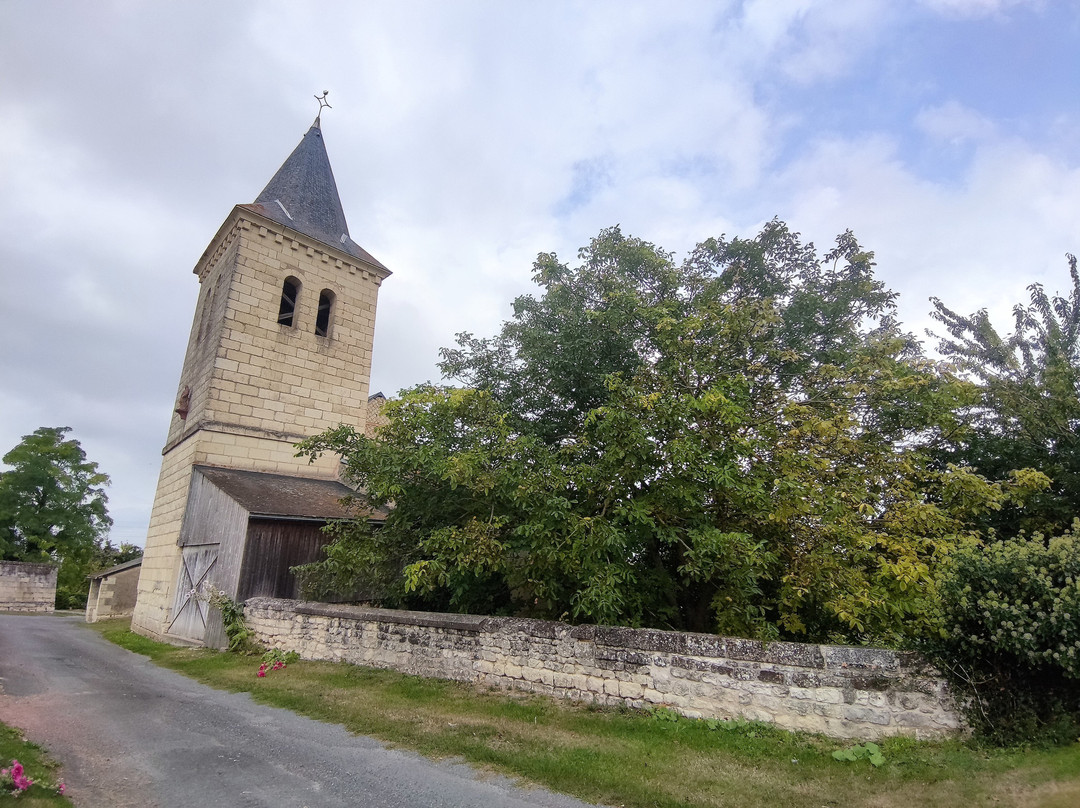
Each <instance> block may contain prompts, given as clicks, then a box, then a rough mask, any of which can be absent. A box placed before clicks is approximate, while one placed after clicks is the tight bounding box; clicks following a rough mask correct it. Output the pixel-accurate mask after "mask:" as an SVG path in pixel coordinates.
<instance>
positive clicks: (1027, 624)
mask: <svg viewBox="0 0 1080 808" xmlns="http://www.w3.org/2000/svg"><path fill="white" fill-rule="evenodd" d="M939 591H940V596H941V612H942V617H943V620H944V637H943V638H942V639H941V640H940V641H938V642H935V643H934V644H933V647H932V654H933V655H934V656H935V657H936V658H937V660H938V661H939V663H940V664H941V665H942V667H943V668H945V669H946V670H948V671H950V672H951V673H952V674H953V676H954V678H955V679H956V681H957V683H958V685H959V686H960V688H961V691H962V693H963V694H964V695H965V696H966V697H967V699H968V713H969V720H970V721H971V723H972V726H973V727H974V728H975V729H976V731H977V732H978V733H979V734H980V735H982V736H983V737H985V738H987V739H988V740H991V741H995V742H1003V743H1024V742H1030V741H1038V740H1049V741H1066V742H1069V741H1072V740H1074V739H1076V738H1077V737H1078V735H1080V519H1078V520H1076V521H1074V523H1073V529H1072V530H1071V531H1066V532H1064V533H1063V534H1062V535H1060V536H1055V537H1052V538H1049V539H1047V538H1045V537H1043V536H1042V535H1041V534H1035V535H1033V536H1031V537H1030V538H1029V537H1026V536H1023V535H1021V536H1020V537H1018V538H1015V539H1010V540H1006V541H999V542H993V543H989V544H987V545H986V546H984V547H979V548H968V549H964V550H961V551H960V552H958V553H956V555H954V556H953V558H952V559H951V560H950V562H949V563H948V564H947V565H946V566H945V568H944V569H943V572H942V575H941V582H940V587H939Z"/></svg>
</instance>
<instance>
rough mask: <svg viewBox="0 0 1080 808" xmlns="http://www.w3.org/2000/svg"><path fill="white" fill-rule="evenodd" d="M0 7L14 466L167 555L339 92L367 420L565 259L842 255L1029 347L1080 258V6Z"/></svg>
mask: <svg viewBox="0 0 1080 808" xmlns="http://www.w3.org/2000/svg"><path fill="white" fill-rule="evenodd" d="M671 5H674V8H666V7H665V4H662V3H660V2H640V3H635V2H629V0H617V1H616V2H597V1H595V0H590V1H589V2H584V0H582V2H545V3H527V2H507V1H506V0H488V1H487V2H436V1H435V0H431V1H430V2H408V1H405V2H402V0H395V1H394V2H367V3H363V4H360V3H351V2H340V3H332V2H324V3H315V2H299V0H291V1H290V2H265V1H264V2H259V3H251V2H243V3H241V2H222V1H221V0H213V1H212V2H210V1H209V0H205V1H203V2H184V3H170V4H162V3H147V2H133V1H132V2H120V1H119V0H117V1H116V2H105V1H104V0H97V1H96V2H93V3H88V2H82V1H81V0H80V1H79V2H75V1H74V0H73V1H71V2H58V1H56V0H0V12H2V14H3V21H4V24H3V26H2V27H0V189H2V191H0V261H2V263H0V268H2V269H0V271H2V272H3V276H2V277H3V285H2V289H3V294H0V344H2V346H3V352H2V354H0V357H2V358H0V370H2V379H3V383H2V384H0V453H2V452H6V451H7V450H8V449H9V448H11V447H12V446H14V445H15V444H16V443H17V442H18V441H19V439H20V437H21V436H22V435H25V434H28V433H30V432H32V431H33V430H34V429H36V428H37V427H39V426H71V427H72V428H73V430H74V433H73V434H74V436H75V437H76V438H78V439H79V440H80V441H82V443H83V445H84V447H85V448H86V450H87V452H88V454H89V456H90V458H91V459H93V460H96V461H97V462H98V463H99V464H100V465H101V467H102V469H103V470H104V471H106V472H107V473H109V474H110V475H111V476H112V478H113V486H112V489H111V494H110V495H111V510H112V514H113V516H114V518H115V520H116V525H115V526H114V529H113V536H112V538H113V540H114V541H115V542H121V541H128V542H134V543H137V544H142V543H143V539H144V535H145V530H146V525H147V523H148V521H149V514H150V507H151V504H152V500H153V494H154V487H155V484H156V480H157V473H158V469H159V466H160V462H161V458H160V451H161V447H162V445H163V443H164V439H165V434H166V430H167V428H168V423H169V418H170V413H171V409H172V406H173V402H174V399H175V396H176V386H177V380H178V378H179V373H180V366H181V363H182V360H183V354H184V348H185V345H186V342H187V336H188V330H189V328H190V323H191V316H192V313H193V311H194V305H195V300H196V295H197V287H198V283H197V280H196V278H195V276H194V275H193V274H192V268H193V266H194V264H195V262H196V260H197V259H198V258H199V256H200V255H201V253H202V251H203V249H204V248H205V247H206V245H207V243H208V242H209V240H210V239H211V237H212V236H213V235H214V233H215V232H216V230H217V228H218V226H219V225H220V224H221V222H222V221H223V220H224V218H225V217H226V215H227V214H228V212H229V210H230V209H231V208H232V206H233V205H234V204H237V203H243V202H251V201H253V200H254V198H255V197H256V195H257V194H258V193H259V191H260V190H261V189H262V187H263V186H264V185H265V184H266V182H267V181H268V180H269V178H270V177H271V176H272V175H273V173H274V171H276V169H277V168H278V166H279V165H280V164H281V162H282V161H283V160H284V159H285V157H286V156H287V155H288V154H289V153H290V152H291V150H292V149H293V148H294V147H295V145H296V144H297V143H298V142H299V140H300V138H301V136H302V135H303V133H304V132H305V131H306V129H307V128H308V126H309V125H310V123H311V121H312V119H313V118H314V115H315V111H316V103H315V101H314V98H313V95H314V94H315V93H317V92H321V91H322V90H323V89H328V90H329V91H330V96H329V101H330V103H331V104H332V105H333V109H332V110H330V111H328V112H327V113H326V114H325V115H324V116H323V131H324V135H325V141H326V145H327V149H328V152H329V154H330V160H331V163H332V164H333V167H334V172H335V175H336V177H337V182H338V189H339V191H340V193H341V198H342V202H343V204H344V207H345V213H346V216H347V217H348V220H349V226H350V230H351V233H352V236H353V238H354V239H355V240H356V241H357V242H359V243H360V244H361V245H362V246H363V247H365V248H366V249H367V250H369V251H370V252H371V253H372V254H373V255H375V256H376V257H377V258H378V259H379V260H380V261H382V262H383V263H385V264H386V265H387V266H388V267H389V268H390V269H391V270H393V271H394V273H395V274H394V275H393V277H391V278H390V279H389V280H388V281H386V282H385V283H384V284H383V287H382V290H381V292H380V299H379V312H378V321H377V327H376V342H375V359H374V369H373V376H372V390H373V391H375V390H383V391H384V392H386V393H393V392H396V391H397V390H398V389H400V388H403V387H407V386H411V385H413V384H416V383H418V382H422V381H425V380H429V379H431V380H437V379H438V370H437V369H436V367H435V362H436V361H437V358H438V349H439V348H440V347H441V346H445V345H449V344H451V343H452V342H453V335H454V334H455V333H456V332H459V331H463V330H469V331H473V332H475V333H478V334H489V333H491V332H493V331H494V330H495V329H496V328H497V327H498V324H499V322H500V321H502V320H503V319H505V318H506V317H507V316H508V314H509V312H510V302H511V301H512V299H513V298H514V297H515V296H516V295H518V294H522V293H525V292H528V291H530V287H531V282H530V275H531V264H532V260H533V259H534V258H535V256H536V254H537V253H538V252H541V251H545V252H547V251H555V252H557V253H558V254H559V255H560V256H561V257H563V258H564V259H573V258H574V257H575V255H576V251H577V249H578V248H579V247H581V246H582V245H584V244H585V243H587V242H588V240H589V239H590V238H591V237H592V236H594V235H596V234H597V233H598V232H599V231H600V230H601V229H602V228H604V227H608V226H610V225H614V224H621V225H622V228H623V231H624V232H626V233H628V234H632V235H635V236H639V237H642V238H645V239H647V240H649V241H653V242H655V243H657V244H659V245H661V246H663V247H665V248H667V249H670V250H675V251H676V252H677V253H678V254H680V255H682V254H685V252H686V251H687V250H689V249H690V248H691V247H692V246H693V245H694V244H695V243H696V242H698V241H701V240H703V239H705V238H708V237H710V236H716V235H720V234H722V233H726V234H728V235H740V236H752V235H754V234H755V233H756V232H757V231H758V229H759V228H760V226H761V225H762V224H763V223H764V222H766V221H768V220H769V219H771V218H772V217H774V216H778V217H780V218H781V219H783V220H785V221H787V222H788V223H789V224H790V225H791V226H792V227H793V228H794V229H795V230H798V231H800V232H802V233H803V234H804V236H806V238H808V239H810V240H813V241H815V242H816V243H817V244H818V245H819V246H820V247H822V248H823V249H824V248H826V247H827V246H828V244H829V243H830V242H831V241H832V239H833V238H834V237H835V236H836V234H838V233H840V232H843V231H844V230H846V229H851V230H853V231H854V232H855V234H856V236H857V237H858V238H859V239H860V241H861V242H862V243H863V245H864V246H865V247H867V248H869V249H871V250H873V251H874V252H875V253H876V256H877V261H878V274H879V277H880V278H881V279H883V280H884V281H885V282H886V283H887V284H888V285H889V286H891V287H892V288H894V289H895V290H897V291H898V292H900V295H901V296H900V303H899V306H900V316H901V319H902V321H903V322H904V323H905V325H907V326H908V328H909V329H911V330H917V331H920V332H921V330H922V329H923V328H924V327H926V326H928V325H929V324H930V321H929V318H928V316H927V313H928V311H929V309H930V304H929V303H928V300H927V298H928V297H929V296H931V295H937V296H940V297H941V298H942V299H943V300H944V301H945V302H946V304H948V305H949V306H951V307H952V308H955V309H959V310H961V311H964V312H970V311H974V310H975V309H978V308H983V307H986V308H989V309H990V310H991V312H992V313H993V314H994V315H995V317H996V319H997V321H998V323H999V326H1001V327H1003V328H1004V327H1007V326H1008V312H1009V309H1010V308H1011V306H1012V305H1013V304H1014V303H1016V302H1020V301H1022V300H1025V299H1026V292H1025V287H1026V286H1027V285H1028V284H1030V283H1033V282H1041V283H1044V284H1045V285H1046V287H1047V289H1048V290H1050V291H1054V290H1064V289H1065V286H1066V283H1067V281H1068V276H1067V271H1066V263H1065V253H1066V252H1068V251H1072V252H1076V251H1080V137H1078V136H1077V132H1078V127H1077V123H1078V116H1080V103H1078V102H1080V90H1078V87H1080V83H1078V81H1077V79H1078V78H1080V56H1078V54H1080V47H1078V46H1080V6H1078V4H1077V3H1075V2H1072V1H1071V0H1070V1H1069V2H1049V0H1047V2H1024V1H1023V0H922V2H920V3H912V2H909V1H908V0H895V1H890V0H820V1H817V2H815V0H757V1H756V2H755V1H754V0H748V1H747V2H741V3H740V2H727V3H725V2H715V1H714V2H699V3H695V2H686V1H685V0H683V1H681V2H679V3H677V4H671Z"/></svg>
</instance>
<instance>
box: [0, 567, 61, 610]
mask: <svg viewBox="0 0 1080 808" xmlns="http://www.w3.org/2000/svg"><path fill="white" fill-rule="evenodd" d="M58 569H59V567H57V566H56V564H48V563H45V564H35V563H32V562H29V561H0V612H51V611H53V610H54V609H55V605H56V572H57V570H58Z"/></svg>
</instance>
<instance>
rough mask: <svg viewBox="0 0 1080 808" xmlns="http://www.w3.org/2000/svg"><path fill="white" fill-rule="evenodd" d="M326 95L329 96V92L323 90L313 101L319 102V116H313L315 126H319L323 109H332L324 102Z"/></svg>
mask: <svg viewBox="0 0 1080 808" xmlns="http://www.w3.org/2000/svg"><path fill="white" fill-rule="evenodd" d="M328 95H330V91H329V90H323V91H322V95H317V96H315V100H316V101H318V102H319V114H318V115H316V116H315V123H316V124H319V123H320V122H321V118H322V111H323V107H326V109H333V107H332V106H330V103H329V102H328V101H327V100H326V96H328Z"/></svg>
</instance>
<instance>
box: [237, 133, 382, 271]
mask: <svg viewBox="0 0 1080 808" xmlns="http://www.w3.org/2000/svg"><path fill="white" fill-rule="evenodd" d="M243 207H248V208H251V209H253V210H255V211H257V212H258V213H261V214H262V215H263V216H266V217H267V218H269V219H273V220H274V221H275V222H277V223H278V224H283V225H285V226H286V227H290V228H292V229H293V230H296V231H297V232H298V233H303V234H304V235H305V236H310V237H311V238H313V239H316V240H318V241H321V242H322V243H323V244H327V245H329V246H331V247H336V248H337V249H339V250H342V251H343V252H346V253H348V254H349V255H352V256H353V257H355V258H360V259H362V260H363V261H366V262H368V263H371V264H374V265H375V266H377V267H379V268H381V269H386V267H384V266H383V265H382V263H380V262H379V261H378V260H376V259H375V257H374V256H372V255H371V253H369V252H368V251H367V250H365V249H364V248H363V247H361V246H360V245H359V244H357V243H356V242H355V241H353V240H352V238H350V237H349V225H348V224H346V222H345V212H344V211H343V210H342V208H341V198H340V197H339V196H338V190H337V183H336V182H334V172H333V170H332V169H331V168H330V158H329V157H327V155H326V146H325V145H324V144H323V136H322V129H321V128H320V127H319V122H318V121H317V120H316V122H315V123H314V124H312V126H311V128H310V129H308V131H307V134H305V135H304V138H303V140H301V141H300V144H299V145H298V146H297V147H296V148H295V149H293V153H292V154H290V155H289V157H288V159H287V160H286V161H285V162H284V163H282V164H281V168H279V169H278V170H277V173H276V174H275V175H274V176H273V179H271V180H270V182H269V183H268V184H267V186H266V187H265V188H263V191H262V193H261V194H259V196H258V198H257V199H256V200H255V202H254V204H252V205H245V206H243Z"/></svg>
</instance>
